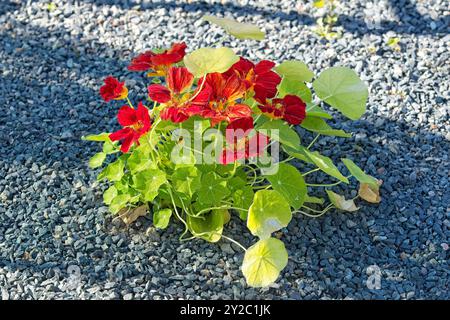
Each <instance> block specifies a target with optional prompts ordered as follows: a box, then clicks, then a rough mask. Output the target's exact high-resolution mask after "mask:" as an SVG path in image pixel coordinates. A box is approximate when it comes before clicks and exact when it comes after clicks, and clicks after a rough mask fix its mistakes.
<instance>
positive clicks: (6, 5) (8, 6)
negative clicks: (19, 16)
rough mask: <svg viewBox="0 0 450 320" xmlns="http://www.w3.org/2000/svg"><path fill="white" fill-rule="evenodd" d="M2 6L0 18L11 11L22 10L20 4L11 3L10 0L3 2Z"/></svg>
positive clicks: (3, 0) (0, 7)
mask: <svg viewBox="0 0 450 320" xmlns="http://www.w3.org/2000/svg"><path fill="white" fill-rule="evenodd" d="M1 1H2V4H1V6H0V16H1V15H3V14H5V13H7V12H10V11H14V10H17V9H19V8H20V4H19V3H18V2H17V1H16V2H13V1H10V0H1Z"/></svg>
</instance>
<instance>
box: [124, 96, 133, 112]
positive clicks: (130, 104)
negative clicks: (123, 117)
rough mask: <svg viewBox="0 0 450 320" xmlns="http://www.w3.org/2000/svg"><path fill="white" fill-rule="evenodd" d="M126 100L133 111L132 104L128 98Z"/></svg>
mask: <svg viewBox="0 0 450 320" xmlns="http://www.w3.org/2000/svg"><path fill="white" fill-rule="evenodd" d="M126 99H127V102H128V105H129V106H130V107H131V108H132V109H134V107H133V104H132V103H131V101H130V98H128V97H127V98H126Z"/></svg>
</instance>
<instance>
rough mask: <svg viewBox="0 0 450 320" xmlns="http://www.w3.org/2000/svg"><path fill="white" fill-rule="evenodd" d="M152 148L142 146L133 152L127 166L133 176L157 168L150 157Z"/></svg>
mask: <svg viewBox="0 0 450 320" xmlns="http://www.w3.org/2000/svg"><path fill="white" fill-rule="evenodd" d="M150 152H151V151H150V146H148V145H141V146H139V147H137V148H136V149H134V150H133V152H132V153H131V155H130V157H129V158H128V160H127V166H128V168H129V169H130V171H131V174H136V173H138V172H140V171H143V170H146V169H149V168H155V167H156V166H155V165H153V162H152V159H151V156H150Z"/></svg>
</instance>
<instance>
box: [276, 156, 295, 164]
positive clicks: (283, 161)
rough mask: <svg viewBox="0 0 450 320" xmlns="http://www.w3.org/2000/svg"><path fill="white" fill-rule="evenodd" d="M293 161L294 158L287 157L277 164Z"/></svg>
mask: <svg viewBox="0 0 450 320" xmlns="http://www.w3.org/2000/svg"><path fill="white" fill-rule="evenodd" d="M294 159H295V158H294V157H288V158H286V159H284V160H282V161H280V162H279V163H285V162H289V161H291V160H294Z"/></svg>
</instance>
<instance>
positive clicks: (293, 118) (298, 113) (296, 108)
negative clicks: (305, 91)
mask: <svg viewBox="0 0 450 320" xmlns="http://www.w3.org/2000/svg"><path fill="white" fill-rule="evenodd" d="M283 100H284V105H285V109H284V114H283V119H284V120H286V121H287V122H288V123H289V124H293V125H299V124H300V123H302V121H303V119H305V117H306V104H305V103H304V102H303V101H302V99H300V98H299V97H297V96H294V95H287V96H285V97H284V98H283Z"/></svg>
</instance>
